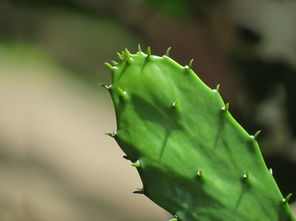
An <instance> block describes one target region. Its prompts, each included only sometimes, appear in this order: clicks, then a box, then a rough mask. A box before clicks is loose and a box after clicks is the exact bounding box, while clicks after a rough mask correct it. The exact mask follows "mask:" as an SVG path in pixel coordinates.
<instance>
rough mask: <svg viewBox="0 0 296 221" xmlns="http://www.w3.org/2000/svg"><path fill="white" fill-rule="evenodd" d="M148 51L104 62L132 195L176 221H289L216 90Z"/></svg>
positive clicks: (253, 144) (268, 174)
mask: <svg viewBox="0 0 296 221" xmlns="http://www.w3.org/2000/svg"><path fill="white" fill-rule="evenodd" d="M169 51H170V48H169V49H168V50H167V52H166V55H164V56H162V57H159V56H155V55H152V54H151V49H150V47H148V49H147V52H146V53H143V52H142V50H141V48H140V47H139V50H138V52H137V53H136V54H131V53H130V52H129V51H128V50H127V49H126V50H124V51H123V52H122V53H118V57H119V62H118V63H117V62H115V61H112V64H109V63H106V65H107V67H108V68H110V69H111V71H112V84H111V85H109V86H107V85H104V84H101V86H103V87H104V88H105V89H107V90H108V91H109V92H110V95H111V97H112V100H113V103H114V107H115V113H116V121H117V131H115V132H113V133H106V134H107V135H109V136H111V137H113V138H115V140H116V141H117V143H118V144H119V146H120V147H121V149H122V150H123V151H124V153H125V154H126V156H124V157H125V158H126V159H128V160H130V161H131V162H132V163H131V165H132V166H134V167H135V168H136V169H137V170H138V172H139V175H140V177H141V179H142V182H143V188H140V189H139V190H136V191H135V193H141V194H144V195H145V196H147V197H148V198H150V199H151V200H152V201H154V202H155V203H157V204H158V205H159V206H161V207H163V208H164V209H166V210H167V211H168V212H170V213H171V214H173V215H175V216H176V218H175V219H174V220H178V221H218V220H220V221H223V220H225V221H230V220H231V221H233V220H238V221H292V220H295V218H294V216H293V214H292V212H291V210H290V208H289V205H288V200H289V198H290V197H291V194H289V195H288V196H287V197H285V198H284V197H283V196H282V194H281V192H280V190H279V188H278V186H277V184H276V181H275V180H274V178H273V176H272V171H271V170H269V169H268V168H267V166H266V164H265V162H264V159H263V157H262V154H261V152H260V149H259V146H258V143H257V141H256V138H257V136H258V135H259V133H260V131H258V132H256V133H255V134H254V135H250V134H248V133H247V132H246V131H245V130H244V129H243V128H242V127H241V126H240V125H239V124H238V123H237V121H236V120H235V119H234V118H233V117H232V115H231V114H230V112H229V103H226V104H225V103H224V102H223V100H222V98H221V96H220V93H219V85H218V86H217V87H216V88H215V89H211V88H209V87H208V86H206V85H205V84H204V83H203V82H202V81H201V80H200V79H199V77H198V76H197V75H196V74H195V73H194V71H193V70H192V62H193V60H191V61H190V62H189V64H188V65H186V66H182V65H180V64H178V63H177V62H176V61H174V60H173V59H171V58H170V57H169Z"/></svg>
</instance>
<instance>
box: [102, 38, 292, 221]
mask: <svg viewBox="0 0 296 221" xmlns="http://www.w3.org/2000/svg"><path fill="white" fill-rule="evenodd" d="M170 51H171V47H169V48H167V50H166V53H165V55H164V56H166V57H169V56H170ZM138 53H142V49H141V46H140V44H139V45H138ZM117 55H118V58H119V60H120V61H126V62H128V63H130V62H132V61H133V58H131V53H130V52H129V51H128V49H125V50H124V51H122V52H121V53H119V52H117ZM151 55H152V53H151V47H150V46H148V47H147V50H146V58H147V59H148V58H149V57H150V56H151ZM193 61H194V60H193V59H191V60H190V61H189V63H188V64H187V65H185V66H184V69H186V70H188V69H191V68H192V64H193ZM111 63H112V64H113V65H111V64H110V63H107V62H105V63H104V64H105V65H106V66H107V67H108V68H109V69H110V70H111V71H113V70H116V69H118V67H117V66H118V62H116V61H114V60H113V61H111ZM99 85H100V86H102V87H103V88H105V89H107V90H109V89H111V87H112V85H106V84H102V83H99ZM219 90H220V84H218V85H217V86H216V88H214V89H213V90H212V91H213V92H214V93H219ZM118 93H119V95H120V96H121V97H124V96H126V95H127V92H126V91H124V90H122V89H121V88H118ZM229 105H230V104H229V103H226V104H225V105H224V106H222V107H221V111H223V112H228V111H229ZM171 107H172V108H173V109H175V110H176V109H178V107H179V102H178V101H174V102H173V103H172V105H171ZM260 133H261V130H258V131H257V132H256V133H255V134H254V135H250V138H252V139H253V140H256V139H257V137H258V136H259V134H260ZM105 134H106V135H108V136H110V137H112V138H115V136H116V134H117V131H115V132H112V133H105ZM123 158H124V159H127V160H130V159H129V157H128V156H123ZM131 166H133V167H136V168H139V167H141V163H140V160H137V161H136V162H133V163H132V164H131ZM269 172H270V174H271V175H272V169H271V168H270V169H269ZM195 177H197V178H198V179H203V178H204V170H202V169H198V170H197V172H196V174H195ZM240 178H241V179H242V180H243V181H246V182H247V181H250V179H251V174H250V172H249V171H246V172H245V173H243V174H242V176H240ZM133 193H136V194H145V192H144V187H142V188H138V189H137V190H135V191H134V192H133ZM291 196H292V193H289V194H288V195H287V196H286V197H285V198H283V199H282V202H283V203H288V202H289V200H290V198H291ZM169 221H178V218H177V216H176V215H175V218H173V219H171V220H169Z"/></svg>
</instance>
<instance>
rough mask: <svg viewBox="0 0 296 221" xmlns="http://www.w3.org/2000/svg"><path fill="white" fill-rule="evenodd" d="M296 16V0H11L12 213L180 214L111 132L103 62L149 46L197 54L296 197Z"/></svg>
mask: <svg viewBox="0 0 296 221" xmlns="http://www.w3.org/2000/svg"><path fill="white" fill-rule="evenodd" d="M295 21H296V2H295V1H293V0H248V1H245V0H173V1H172V0H162V1H157V0H109V1H102V0H97V1H94V0H1V1H0V101H1V106H0V220H1V221H35V220H36V221H43V220H44V221H53V220H54V221H57V220H58V221H68V220H69V221H70V220H71V221H101V220H104V221H139V220H141V221H148V220H149V221H150V220H154V221H161V220H168V219H169V218H170V215H169V214H167V213H166V212H165V211H164V210H162V209H161V208H160V207H158V206H156V205H155V204H154V203H153V202H151V201H150V200H148V199H147V198H145V197H143V196H141V195H135V194H132V192H133V191H134V190H135V189H136V188H138V187H141V186H142V185H141V181H140V179H139V177H138V175H137V173H136V170H135V169H133V168H131V167H130V163H129V162H128V161H125V160H124V159H122V155H123V153H122V151H121V150H120V149H119V147H118V146H117V144H116V143H115V142H114V141H113V140H112V139H110V138H109V137H107V136H105V135H103V133H104V132H109V131H114V130H115V129H116V124H115V116H114V111H113V106H112V103H111V100H110V97H109V95H108V94H107V93H106V91H104V90H102V89H100V88H99V87H98V86H97V83H98V82H104V83H105V82H110V74H109V71H108V70H107V69H106V68H105V67H104V65H103V62H105V61H110V60H111V59H114V58H116V56H115V55H116V51H121V50H123V49H124V48H129V49H130V51H131V52H135V51H136V47H137V44H138V43H141V44H142V48H144V47H146V46H147V45H151V46H152V50H153V53H154V54H157V55H162V54H163V53H164V51H165V49H166V48H168V47H170V46H172V47H173V49H172V51H171V56H172V57H173V58H174V59H175V60H177V61H178V62H179V63H181V64H184V65H185V64H187V63H188V61H189V60H190V59H191V58H194V60H195V62H194V65H193V69H194V70H195V71H196V72H197V73H198V74H199V76H200V77H201V78H202V79H203V80H204V81H205V82H206V83H207V84H208V85H209V86H210V87H215V86H216V85H217V84H218V83H220V84H221V87H220V88H221V93H222V95H223V97H224V100H225V101H227V102H230V103H231V112H232V114H233V115H234V116H235V117H236V119H237V120H238V121H239V122H240V123H241V124H242V125H243V127H244V128H246V130H247V131H248V132H249V133H250V134H253V133H254V132H256V131H257V130H258V129H262V130H263V133H262V134H261V135H260V138H259V143H260V146H261V149H262V151H263V154H264V156H265V158H266V162H267V165H268V167H272V168H273V171H274V176H275V178H276V180H277V181H278V184H279V186H280V188H281V190H282V192H283V194H284V195H286V194H288V193H290V192H294V193H296V166H295V165H296V114H295V113H296V98H295V96H296V92H295V86H294V85H295V84H296V25H295ZM294 200H295V197H294V198H293V197H292V200H291V201H292V203H293V201H294ZM293 205H294V207H296V206H295V204H292V206H293Z"/></svg>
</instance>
